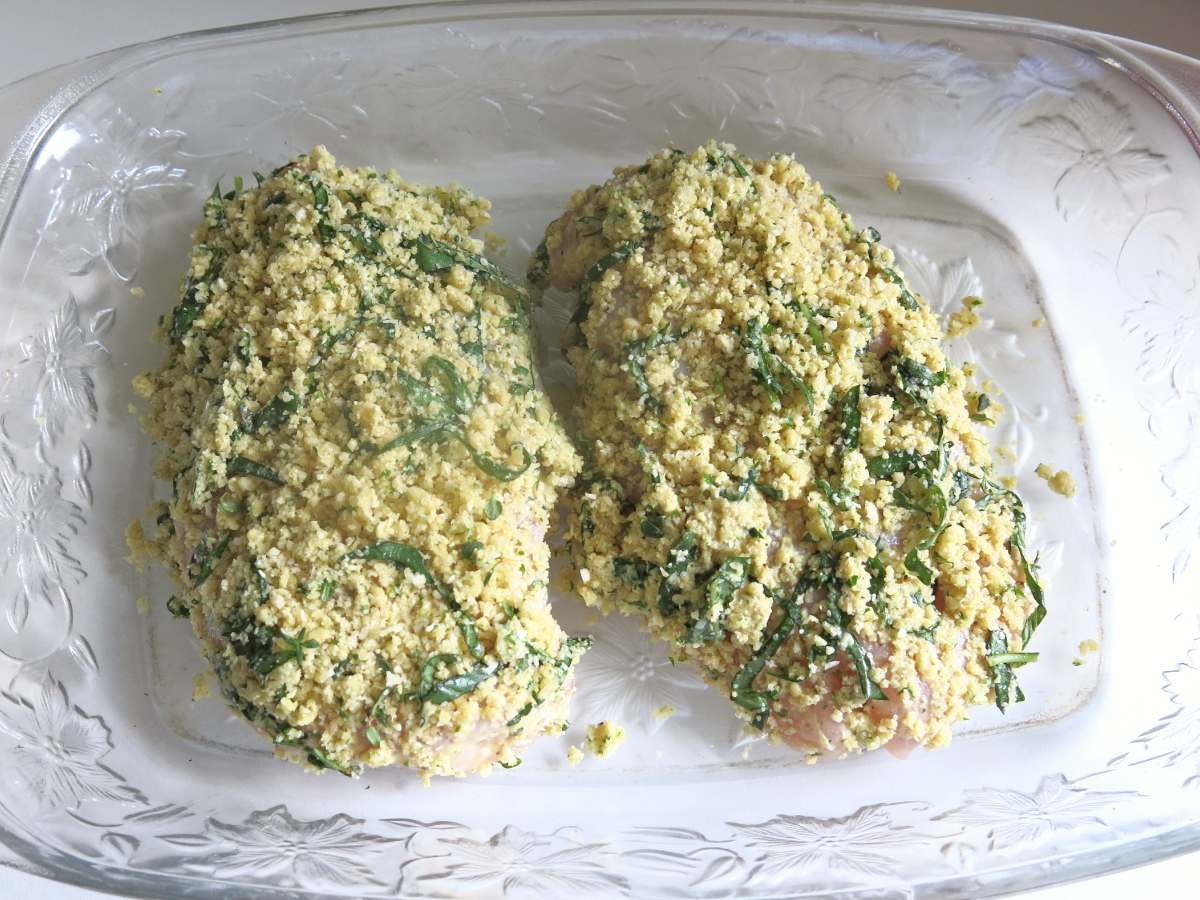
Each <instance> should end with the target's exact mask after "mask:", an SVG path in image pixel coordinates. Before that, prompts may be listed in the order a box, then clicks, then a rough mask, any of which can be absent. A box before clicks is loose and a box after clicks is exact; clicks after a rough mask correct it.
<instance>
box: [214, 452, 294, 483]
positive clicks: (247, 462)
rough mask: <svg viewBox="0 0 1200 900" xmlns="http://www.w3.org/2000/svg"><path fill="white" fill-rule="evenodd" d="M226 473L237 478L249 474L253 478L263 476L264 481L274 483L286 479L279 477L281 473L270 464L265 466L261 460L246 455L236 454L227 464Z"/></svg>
mask: <svg viewBox="0 0 1200 900" xmlns="http://www.w3.org/2000/svg"><path fill="white" fill-rule="evenodd" d="M225 474H226V475H229V476H231V477H234V478H237V477H240V476H249V477H251V478H261V479H262V480H263V481H269V482H271V483H272V484H284V483H285V482H284V480H283V479H282V478H280V477H279V473H278V472H276V471H275V470H274V469H272V468H271V467H270V466H265V465H263V464H262V463H260V462H255V461H254V460H252V459H247V458H246V457H244V456H235V457H234V458H233V459H231V460H229V462H227V463H226V464H225Z"/></svg>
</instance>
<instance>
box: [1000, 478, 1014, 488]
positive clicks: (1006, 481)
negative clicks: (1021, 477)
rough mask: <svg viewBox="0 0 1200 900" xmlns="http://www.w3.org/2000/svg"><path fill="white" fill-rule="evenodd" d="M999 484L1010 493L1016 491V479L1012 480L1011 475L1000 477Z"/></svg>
mask: <svg viewBox="0 0 1200 900" xmlns="http://www.w3.org/2000/svg"><path fill="white" fill-rule="evenodd" d="M1000 483H1001V484H1002V485H1004V486H1005V487H1006V488H1008V489H1009V490H1010V491H1015V490H1016V489H1017V479H1016V478H1014V477H1013V476H1012V475H1003V476H1001V478H1000Z"/></svg>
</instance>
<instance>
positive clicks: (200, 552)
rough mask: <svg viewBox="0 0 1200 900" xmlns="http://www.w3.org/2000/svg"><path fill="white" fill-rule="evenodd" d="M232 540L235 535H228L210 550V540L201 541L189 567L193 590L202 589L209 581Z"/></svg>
mask: <svg viewBox="0 0 1200 900" xmlns="http://www.w3.org/2000/svg"><path fill="white" fill-rule="evenodd" d="M232 540H233V535H232V534H227V535H225V537H223V538H222V539H221V541H220V543H218V544H217V546H215V547H213V548H212V550H209V549H208V538H207V537H202V538H201V539H200V543H199V544H198V545H197V546H196V551H195V552H194V553H193V554H192V563H191V565H190V566H188V573H189V574H190V575H191V576H192V587H193V588H198V587H200V585H202V584H204V582H205V581H207V580H208V576H209V575H211V574H212V572H213V567H214V566H215V565H216V564H217V561H218V560H219V559H220V558H221V557H222V556H224V555H225V551H226V550H227V549H228V548H229V542H230V541H232Z"/></svg>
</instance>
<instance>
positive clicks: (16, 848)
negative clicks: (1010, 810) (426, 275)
mask: <svg viewBox="0 0 1200 900" xmlns="http://www.w3.org/2000/svg"><path fill="white" fill-rule="evenodd" d="M630 13H635V14H637V15H640V16H653V15H674V16H686V17H696V18H699V17H702V16H705V15H714V14H719V15H722V16H727V17H729V16H732V17H747V18H749V17H755V16H764V15H776V16H787V17H792V18H794V19H796V20H797V21H822V20H837V21H840V22H848V23H865V22H869V23H871V24H880V23H882V24H894V25H907V26H933V27H936V26H953V27H956V28H962V29H967V30H973V31H981V32H987V33H992V34H999V35H1008V36H1014V37H1018V36H1019V37H1024V38H1034V39H1039V40H1045V41H1049V42H1052V43H1055V44H1058V45H1060V46H1063V47H1066V48H1068V49H1071V50H1074V51H1076V52H1078V53H1081V54H1084V55H1085V56H1088V57H1090V58H1092V59H1093V60H1094V61H1096V62H1099V63H1101V64H1103V65H1105V66H1106V67H1108V68H1109V69H1111V70H1114V71H1116V72H1119V73H1120V74H1122V75H1124V76H1125V77H1126V78H1128V79H1129V80H1130V81H1132V82H1133V83H1134V84H1135V85H1137V87H1139V88H1140V89H1141V90H1143V91H1145V92H1146V93H1147V94H1148V95H1149V96H1150V99H1151V100H1152V101H1153V102H1154V103H1156V104H1157V105H1159V106H1160V107H1162V109H1163V110H1164V111H1165V112H1167V114H1168V115H1169V116H1170V117H1171V118H1172V120H1173V121H1174V122H1175V124H1176V125H1177V126H1178V127H1179V129H1180V130H1181V131H1182V132H1183V134H1184V136H1185V138H1186V139H1187V141H1188V143H1189V144H1190V145H1191V147H1192V148H1193V149H1194V151H1195V152H1196V154H1197V156H1198V157H1200V60H1196V59H1192V58H1190V57H1187V56H1185V55H1183V54H1180V53H1177V52H1175V51H1171V50H1167V49H1164V48H1160V47H1156V46H1153V45H1150V44H1145V43H1142V42H1139V41H1135V40H1132V39H1129V38H1123V37H1119V36H1115V35H1109V34H1103V33H1100V32H1095V31H1089V30H1086V29H1081V28H1075V27H1072V26H1068V25H1060V24H1055V23H1050V22H1044V21H1040V20H1037V19H1032V18H1024V17H1015V16H1005V15H998V14H991V13H976V12H966V11H956V10H943V9H935V8H930V7H922V6H907V5H904V6H901V5H895V4H887V3H858V2H852V0H848V2H838V0H739V2H738V3H737V4H736V5H734V4H731V3H729V2H727V0H650V2H639V0H599V2H597V0H445V2H443V0H420V2H409V3H396V4H393V5H390V6H384V7H374V8H369V9H358V10H344V11H336V12H328V13H317V14H311V15H305V16H295V17H285V18H277V19H270V20H264V21H259V22H250V23H243V24H238V25H230V26H222V27H218V28H209V29H200V30H196V31H190V32H183V33H180V34H175V35H170V36H167V37H163V38H156V39H153V40H149V41H143V42H138V43H132V44H127V45H124V46H121V47H117V48H114V49H112V50H107V51H103V52H100V53H96V54H93V55H90V56H86V57H83V58H81V59H79V60H76V61H74V62H70V63H66V64H63V65H59V66H55V67H51V68H48V69H44V70H42V71H40V72H36V73H34V74H31V75H28V76H25V77H23V78H21V79H19V80H17V81H14V82H11V83H9V84H7V85H3V86H0V133H8V134H12V135H13V138H12V139H11V140H10V142H9V143H8V146H7V148H6V149H5V150H4V152H3V156H2V157H0V241H3V240H4V239H5V238H6V236H7V234H8V227H9V225H10V223H11V217H12V213H13V210H14V208H15V206H16V200H17V198H18V197H19V196H20V194H21V191H22V189H23V187H24V185H25V179H26V176H27V174H28V172H29V163H30V161H31V160H32V159H33V158H34V157H35V156H36V154H37V152H38V151H39V149H40V148H41V146H42V142H43V140H44V139H45V137H46V136H47V134H48V133H49V132H50V131H51V129H52V128H53V127H54V126H55V125H56V124H57V123H58V122H59V121H60V120H61V119H62V117H63V116H64V115H66V114H67V113H68V112H69V111H70V110H71V109H72V108H73V107H74V106H75V105H76V104H77V103H78V102H80V101H81V100H83V99H84V98H85V97H87V96H88V95H89V94H91V93H92V92H93V91H95V90H97V89H99V88H101V87H102V86H103V85H104V84H105V83H106V82H107V81H109V80H110V79H112V78H114V77H116V76H118V75H120V74H121V73H122V72H124V71H127V70H129V69H131V68H133V67H134V66H138V65H145V64H147V63H149V62H152V61H156V60H159V59H162V58H164V57H167V56H170V55H172V54H173V53H176V52H179V51H180V50H182V49H187V50H199V49H203V48H204V47H206V46H227V45H229V44H230V43H239V42H242V41H255V40H271V39H273V38H276V37H278V38H285V37H296V36H298V35H312V34H319V33H324V32H338V31H345V30H351V29H357V30H362V29H368V28H378V27H389V26H400V27H403V26H413V25H420V24H432V23H447V22H454V21H486V20H493V21H495V20H503V19H522V18H530V17H535V16H536V17H554V18H569V17H581V16H588V17H603V16H614V15H627V14H630ZM5 806H6V804H5V803H4V800H3V798H2V797H0V808H4V807H5ZM0 845H3V847H4V849H5V850H7V851H9V852H10V853H12V854H15V857H16V858H9V857H8V855H7V854H5V855H2V856H0V866H3V867H4V868H11V869H16V870H18V871H23V872H25V873H27V874H31V875H36V876H39V877H44V878H47V879H50V880H53V881H57V882H60V883H65V884H71V885H75V886H78V887H82V888H87V889H90V890H96V891H101V892H104V893H109V894H116V895H121V896H137V897H155V896H161V893H160V891H159V890H158V888H160V887H165V886H166V884H171V885H172V889H173V892H174V893H173V896H180V897H184V896H206V897H211V896H214V894H213V893H212V888H211V885H210V884H209V883H208V882H207V880H206V879H198V878H194V877H190V876H188V877H182V878H181V877H177V876H176V875H175V874H174V873H162V879H161V881H159V880H157V879H156V880H154V881H148V880H146V879H144V878H141V877H138V876H137V875H135V874H134V873H131V872H129V871H128V870H124V869H121V868H119V867H115V866H109V865H106V864H104V863H100V862H94V861H90V860H85V859H83V858H81V857H71V856H67V855H65V854H63V853H62V852H61V851H57V850H53V849H51V848H45V847H41V846H38V845H35V844H32V843H30V842H29V841H27V840H25V839H24V838H22V837H21V836H20V835H18V834H14V833H10V832H8V831H7V830H5V829H2V828H0ZM1196 851H1200V824H1198V823H1192V824H1189V825H1183V826H1180V827H1178V828H1174V829H1172V830H1170V831H1167V832H1160V833H1152V834H1147V835H1145V836H1143V837H1140V838H1137V839H1135V840H1132V841H1129V842H1127V843H1125V844H1122V845H1120V846H1119V847H1118V848H1116V849H1115V850H1114V849H1113V848H1112V847H1101V848H1097V849H1094V850H1085V851H1082V852H1080V853H1077V854H1075V855H1073V856H1072V857H1071V858H1069V859H1067V860H1063V861H1061V863H1060V865H1058V866H1057V867H1055V868H1054V869H1053V870H1052V871H1048V870H1045V869H1040V868H1033V867H1031V866H1028V865H1025V864H1018V865H1016V866H1014V867H1013V868H1012V869H1011V870H1002V871H998V872H996V871H994V872H992V873H989V874H987V875H985V876H984V878H985V879H986V881H983V883H981V879H980V878H979V876H969V875H963V876H959V877H952V878H950V879H942V880H937V881H934V882H930V883H925V884H920V883H918V884H914V885H912V886H911V887H910V890H911V892H912V894H913V895H914V896H957V895H959V892H961V891H964V890H968V889H969V890H970V891H971V895H972V896H979V897H985V896H996V895H1002V894H1008V893H1011V892H1015V891H1025V890H1033V889H1037V888H1043V887H1048V886H1052V885H1057V884H1065V883H1069V882H1073V881H1078V880H1081V879H1084V878H1088V877H1093V876H1096V875H1102V874H1108V873H1112V872H1119V871H1123V870H1126V869H1131V868H1135V867H1137V866H1141V865H1147V864H1150V863H1154V862H1158V861H1162V860H1166V859H1170V858H1172V857H1175V856H1180V855H1183V854H1186V853H1189V852H1196ZM218 890H219V891H220V890H221V889H219V888H218ZM222 893H223V891H222ZM845 893H847V894H848V895H856V894H857V889H854V888H850V889H848V890H847V891H846V892H845ZM867 893H868V894H872V893H874V891H873V889H867ZM234 895H235V896H238V897H246V898H259V897H262V898H268V897H279V896H284V895H294V892H292V891H291V890H289V889H284V888H280V889H269V888H264V887H257V886H249V885H238V886H237V887H236V892H235V894H231V896H234ZM305 896H316V895H315V894H311V893H307V892H306V893H305ZM339 896H341V895H339Z"/></svg>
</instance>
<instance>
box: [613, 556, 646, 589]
mask: <svg viewBox="0 0 1200 900" xmlns="http://www.w3.org/2000/svg"><path fill="white" fill-rule="evenodd" d="M654 568H655V567H654V566H653V565H652V564H651V563H648V562H646V561H645V560H644V559H630V558H628V557H625V556H618V557H617V558H616V559H614V560H613V574H614V575H616V576H617V578H619V579H621V581H623V582H625V583H626V584H628V585H632V586H633V587H640V586H641V585H644V584H645V583H646V579H647V578H648V577H649V576H650V573H651V572H652V571H654Z"/></svg>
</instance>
